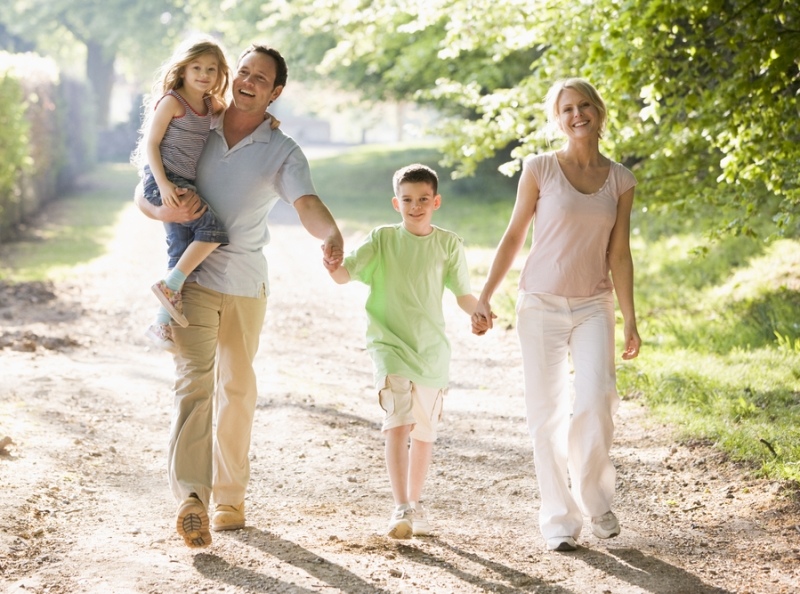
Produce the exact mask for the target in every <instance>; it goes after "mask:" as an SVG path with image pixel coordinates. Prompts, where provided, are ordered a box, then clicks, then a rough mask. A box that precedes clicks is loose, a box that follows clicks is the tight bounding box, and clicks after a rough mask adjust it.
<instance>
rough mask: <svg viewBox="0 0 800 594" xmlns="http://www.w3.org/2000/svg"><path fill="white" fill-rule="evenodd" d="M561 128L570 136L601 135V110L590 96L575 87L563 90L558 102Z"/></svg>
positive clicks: (557, 107)
mask: <svg viewBox="0 0 800 594" xmlns="http://www.w3.org/2000/svg"><path fill="white" fill-rule="evenodd" d="M556 109H557V110H558V125H559V128H560V129H561V130H562V132H564V134H566V135H567V136H568V137H570V138H582V137H587V136H590V135H594V136H599V135H600V129H601V126H602V122H601V121H600V112H599V110H598V109H597V107H595V105H594V103H592V102H591V101H590V100H589V98H588V97H586V96H585V95H583V94H581V93H579V92H578V91H576V90H575V89H570V88H566V89H564V90H562V91H561V94H560V95H559V96H558V101H557V102H556Z"/></svg>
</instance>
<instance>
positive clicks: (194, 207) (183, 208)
mask: <svg viewBox="0 0 800 594" xmlns="http://www.w3.org/2000/svg"><path fill="white" fill-rule="evenodd" d="M181 199H182V201H181V204H180V206H178V207H177V208H170V207H168V206H163V205H162V206H155V205H154V204H150V203H149V202H148V201H147V199H146V198H145V197H144V190H143V188H142V182H139V183H138V184H137V185H136V189H135V190H134V191H133V202H134V203H135V204H136V206H138V207H139V210H141V211H142V212H143V213H144V215H145V216H147V217H149V218H151V219H154V220H156V221H161V222H162V223H188V222H189V221H193V220H195V219H199V218H200V217H201V216H202V215H203V213H204V212H205V211H206V209H207V208H208V207H207V206H206V205H205V203H203V201H202V200H200V196H198V195H197V194H196V193H194V192H192V191H191V190H187V192H186V194H184V195H183V196H182V197H181Z"/></svg>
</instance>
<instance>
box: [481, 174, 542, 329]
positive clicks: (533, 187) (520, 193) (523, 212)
mask: <svg viewBox="0 0 800 594" xmlns="http://www.w3.org/2000/svg"><path fill="white" fill-rule="evenodd" d="M538 200H539V184H538V182H537V181H536V178H535V177H534V176H533V174H532V173H531V172H530V171H529V170H528V169H523V170H522V175H521V176H520V179H519V184H518V186H517V199H516V202H515V203H514V211H513V212H512V213H511V220H510V221H509V222H508V227H507V228H506V231H505V233H504V234H503V237H502V239H501V240H500V243H499V244H498V246H497V250H496V252H495V255H494V260H493V262H492V265H491V267H490V268H489V274H488V275H487V277H486V282H485V283H484V286H483V291H481V295H480V297H479V298H478V303H477V305H476V307H475V313H474V315H473V318H474V317H475V316H478V317H482V318H484V319H485V320H487V321H488V327H489V328H491V327H492V318H493V317H494V316H493V314H492V308H491V305H490V303H489V302H490V301H491V299H492V296H493V295H494V293H495V291H496V290H497V287H499V286H500V283H501V282H502V281H503V279H504V278H505V277H506V274H508V271H509V270H510V269H511V265H512V264H513V263H514V259H515V258H516V257H517V254H518V253H519V251H520V250H521V249H522V246H523V245H524V243H525V239H526V238H527V237H528V229H529V228H530V224H531V221H532V220H533V215H534V213H535V212H536V202H537V201H538Z"/></svg>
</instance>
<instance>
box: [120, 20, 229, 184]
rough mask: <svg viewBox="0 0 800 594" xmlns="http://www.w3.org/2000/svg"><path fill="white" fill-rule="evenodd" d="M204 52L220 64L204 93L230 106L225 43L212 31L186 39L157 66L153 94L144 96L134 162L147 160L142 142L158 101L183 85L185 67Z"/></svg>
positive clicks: (136, 163) (143, 163)
mask: <svg viewBox="0 0 800 594" xmlns="http://www.w3.org/2000/svg"><path fill="white" fill-rule="evenodd" d="M205 54H211V55H212V56H214V58H215V59H216V60H217V65H218V72H217V80H216V81H215V82H214V86H213V87H211V88H210V89H209V90H208V91H207V92H206V94H205V96H206V97H211V98H212V99H213V100H214V102H215V103H217V104H219V105H220V106H222V108H225V107H226V106H227V99H226V95H227V94H228V87H229V85H230V78H231V73H230V68H229V67H228V60H227V59H226V58H225V50H224V49H223V47H222V45H221V44H220V43H219V42H218V41H217V40H216V39H214V38H213V37H211V36H210V35H198V36H193V37H191V38H189V39H187V40H185V41H184V42H183V43H181V44H180V45H179V46H178V47H177V48H176V49H175V51H174V52H173V53H172V55H171V56H170V57H169V59H168V60H167V61H166V62H164V63H163V64H162V65H161V67H160V68H159V69H158V71H157V73H156V77H155V81H154V82H153V86H152V89H151V91H150V95H148V96H146V97H145V100H144V121H143V122H142V126H141V128H140V129H139V142H138V145H137V147H136V149H135V150H134V152H133V154H132V155H131V162H132V163H133V164H134V165H136V166H137V167H138V168H139V169H141V168H142V167H144V165H145V164H146V162H147V158H146V156H145V150H144V147H143V146H142V144H143V142H144V137H145V135H146V133H147V129H148V128H149V127H150V121H151V120H152V117H153V112H154V111H155V105H156V104H157V103H158V102H159V101H160V100H161V98H162V97H163V96H164V95H166V94H167V93H169V92H170V91H176V90H178V89H180V88H181V87H183V75H184V73H185V72H186V67H187V66H188V65H189V64H191V63H192V62H194V61H195V60H197V59H198V58H199V57H200V56H203V55H205Z"/></svg>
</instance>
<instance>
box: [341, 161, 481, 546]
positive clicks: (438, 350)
mask: <svg viewBox="0 0 800 594" xmlns="http://www.w3.org/2000/svg"><path fill="white" fill-rule="evenodd" d="M392 182H393V187H394V192H395V195H394V197H393V198H392V206H393V207H394V209H395V210H396V211H398V212H399V213H400V215H401V216H402V218H403V221H402V223H399V224H395V225H385V226H381V227H378V228H376V229H373V230H372V232H371V233H370V234H369V236H368V237H367V238H366V239H365V240H364V242H363V243H362V244H361V245H360V246H359V247H358V248H356V249H355V250H354V251H353V252H352V253H351V254H350V255H349V256H348V257H347V258H345V260H344V263H343V264H342V266H341V267H340V268H338V269H337V270H334V271H332V272H331V273H330V274H331V277H332V278H333V279H334V280H335V281H336V282H337V283H339V284H344V283H347V282H349V281H350V280H351V279H355V280H359V281H361V282H363V283H365V284H367V285H369V287H370V293H369V297H368V298H367V303H366V311H367V318H368V327H367V349H368V350H369V352H370V354H371V356H372V360H373V364H374V373H375V381H376V388H377V389H378V391H379V392H378V395H379V400H380V405H381V408H383V410H384V412H385V416H384V421H383V432H384V435H385V436H386V446H385V456H386V469H387V471H388V474H389V482H390V484H391V487H392V495H393V497H394V503H395V510H394V513H392V516H391V519H390V520H389V528H388V535H389V536H390V537H391V538H410V537H411V536H412V535H414V536H427V535H429V534H431V526H430V524H429V522H428V520H427V518H426V515H425V510H424V508H423V506H422V502H421V501H420V499H421V495H422V488H423V486H424V484H425V478H426V475H427V473H428V467H429V465H430V461H431V455H432V452H433V442H434V441H435V440H436V426H437V424H438V421H439V420H440V418H441V413H442V400H443V397H444V395H445V393H446V392H447V384H448V371H449V366H450V343H449V342H448V340H447V337H446V336H445V325H444V315H443V313H442V295H443V294H444V289H445V287H447V288H448V289H450V290H451V291H452V292H453V293H454V294H455V295H456V299H457V301H458V305H459V307H461V309H463V310H464V311H465V312H466V313H467V314H468V315H470V316H472V314H473V312H474V311H475V306H476V305H477V299H476V298H475V297H474V296H473V295H472V294H471V292H470V280H469V270H468V269H467V262H466V257H465V255H464V247H463V245H462V242H461V238H459V237H458V236H457V235H456V234H455V233H452V232H450V231H446V230H444V229H441V228H439V227H436V226H434V225H432V224H431V218H432V217H433V211H435V210H437V209H438V208H439V206H440V205H441V200H442V197H441V196H440V195H439V194H438V186H439V179H438V177H437V175H436V172H434V171H433V170H432V169H431V168H429V167H426V166H425V165H420V164H413V165H408V166H406V167H403V168H402V169H400V170H398V171H397V172H395V174H394V177H393V179H392ZM481 319H482V318H481ZM485 326H486V327H485V328H484V327H482V326H481V325H480V320H479V322H478V333H480V330H481V329H482V330H483V331H485V330H486V329H487V328H488V323H485ZM409 437H410V438H411V447H410V448H409V447H408V440H409Z"/></svg>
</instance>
